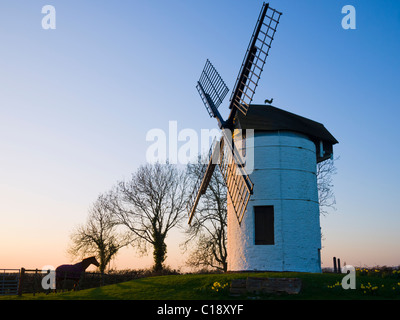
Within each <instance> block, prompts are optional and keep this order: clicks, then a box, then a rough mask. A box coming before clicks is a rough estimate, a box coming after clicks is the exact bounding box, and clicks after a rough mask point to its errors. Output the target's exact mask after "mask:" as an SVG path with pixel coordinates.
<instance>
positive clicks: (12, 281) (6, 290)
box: [0, 269, 20, 296]
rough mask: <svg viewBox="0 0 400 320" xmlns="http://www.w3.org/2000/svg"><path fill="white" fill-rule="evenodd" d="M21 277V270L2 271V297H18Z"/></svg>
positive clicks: (0, 278) (0, 292)
mask: <svg viewBox="0 0 400 320" xmlns="http://www.w3.org/2000/svg"><path fill="white" fill-rule="evenodd" d="M19 277H20V270H19V269H0V295H3V296H4V295H17V294H18V287H19Z"/></svg>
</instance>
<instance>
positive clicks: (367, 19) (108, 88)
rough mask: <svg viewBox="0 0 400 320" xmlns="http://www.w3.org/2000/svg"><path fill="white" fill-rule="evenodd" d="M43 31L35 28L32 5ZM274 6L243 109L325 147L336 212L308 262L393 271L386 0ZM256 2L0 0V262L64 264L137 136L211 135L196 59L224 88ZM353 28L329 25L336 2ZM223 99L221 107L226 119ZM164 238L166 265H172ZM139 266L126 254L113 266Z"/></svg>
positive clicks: (399, 60)
mask: <svg viewBox="0 0 400 320" xmlns="http://www.w3.org/2000/svg"><path fill="white" fill-rule="evenodd" d="M48 4H50V5H53V6H54V7H55V9H56V29H55V30H44V29H43V28H42V24H41V22H42V18H43V17H44V16H45V15H44V14H42V7H43V6H44V5H48ZM270 4H271V6H272V7H273V8H275V9H277V10H279V11H282V12H283V16H282V18H281V23H280V25H279V28H278V32H277V34H276V39H275V41H274V42H273V46H272V49H271V51H270V56H269V58H268V60H267V65H266V68H265V71H264V73H263V76H262V79H261V81H260V83H259V87H258V90H257V93H256V95H255V98H254V103H263V102H264V100H265V99H266V98H271V97H273V98H274V105H275V106H276V107H278V108H282V109H285V110H288V111H290V112H293V113H296V114H299V115H302V116H304V117H307V118H310V119H313V120H315V121H318V122H321V123H323V124H324V125H325V126H326V128H327V129H328V130H329V131H330V132H331V133H332V134H333V135H334V136H335V137H336V138H337V140H339V142H340V144H339V145H337V146H335V155H336V156H339V157H340V160H339V161H338V162H337V168H338V174H337V175H336V176H335V178H334V184H335V194H336V200H337V210H336V211H332V212H330V213H329V214H328V215H327V216H325V217H321V226H322V232H323V234H324V240H323V250H322V260H323V267H329V266H331V265H332V263H331V261H332V257H333V256H337V257H339V258H341V259H342V261H345V262H347V263H348V264H353V265H369V266H373V265H400V232H399V227H400V209H399V204H398V199H399V198H398V197H399V196H400V192H399V191H400V187H399V184H400V182H399V181H400V169H399V165H398V159H399V157H400V149H399V141H400V133H399V130H398V128H399V124H398V122H399V119H400V103H399V101H400V97H399V92H400V90H399V89H400V79H399V75H400V2H399V1H397V0H392V1H389V0H384V1H379V2H377V1H372V0H362V1H361V0H324V1H320V0H303V1H298V0H279V1H278V0H275V1H271V2H270ZM261 5H262V1H258V0H257V1H255V0H251V1H244V0H241V1H239V0H214V1H210V0H203V1H184V0H170V1H160V0H155V1H136V0H135V1H110V0H108V1H105V0H101V1H76V0H69V1H61V0H60V1H59V0H46V1H31V0H19V1H14V0H2V1H1V3H0V43H1V50H0V268H20V267H26V268H40V267H42V266H44V265H53V266H57V265H59V264H62V263H67V262H70V261H69V257H68V256H67V255H66V249H67V246H68V243H69V234H70V232H71V231H72V229H73V228H74V227H75V226H76V225H78V224H81V223H84V222H85V220H86V216H87V210H88V208H89V206H90V205H91V203H93V201H94V200H95V199H96V197H97V195H98V194H99V193H102V192H105V191H107V190H108V189H109V188H110V187H111V186H112V185H114V184H115V183H116V181H118V180H121V179H124V178H128V177H129V176H130V174H131V173H132V172H134V171H135V170H136V168H137V167H138V166H139V165H141V164H144V163H145V161H146V159H145V155H146V150H147V148H148V146H149V142H146V133H147V132H148V131H149V130H151V129H153V128H160V129H163V130H165V131H167V129H168V123H169V121H177V124H178V130H182V129H185V128H191V129H194V130H196V131H197V132H199V134H200V130H201V129H212V128H216V127H217V122H216V121H215V120H214V119H210V118H209V117H208V114H207V112H206V110H205V109H204V106H203V104H202V102H201V100H200V98H199V96H198V93H197V91H196V88H195V84H196V81H197V80H198V78H199V76H200V73H201V71H202V69H203V66H204V63H205V61H206V59H207V58H208V59H210V60H211V62H212V63H213V64H214V66H215V67H216V68H217V69H218V71H219V73H220V74H221V75H222V77H223V78H224V80H225V82H226V84H227V85H228V87H229V88H230V89H232V88H233V86H234V83H235V80H236V76H237V73H238V71H239V67H240V64H241V62H242V59H243V56H244V53H245V49H246V48H247V45H248V42H249V39H250V36H251V33H252V31H253V28H254V25H255V22H256V19H257V17H258V14H259V11H260V9H261ZM345 5H353V6H354V7H355V9H356V18H357V20H356V29H355V30H345V29H343V28H342V23H341V22H342V18H343V17H344V16H345V15H344V14H342V7H343V6H345ZM227 102H228V99H226V101H225V104H223V105H222V106H221V108H220V110H221V113H222V114H223V116H224V117H226V116H227V114H228V110H227V109H228V108H227ZM178 238H179V231H176V232H175V234H174V235H173V237H171V238H170V239H169V242H168V244H169V251H168V256H169V258H168V260H167V263H168V264H170V265H171V266H173V267H176V266H179V265H180V264H182V258H181V255H180V251H179V248H178V246H177V244H178V243H179V240H178ZM150 263H151V255H150V257H148V258H143V259H141V258H139V257H138V256H137V255H136V254H135V253H134V250H133V249H126V250H124V251H123V252H122V253H121V254H120V255H119V257H118V259H117V260H116V261H115V266H116V267H118V268H138V267H141V266H147V265H149V264H150Z"/></svg>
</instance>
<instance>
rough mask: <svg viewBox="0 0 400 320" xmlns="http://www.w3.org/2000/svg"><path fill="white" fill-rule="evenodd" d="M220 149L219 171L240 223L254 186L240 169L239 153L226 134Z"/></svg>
mask: <svg viewBox="0 0 400 320" xmlns="http://www.w3.org/2000/svg"><path fill="white" fill-rule="evenodd" d="M224 132H225V130H224ZM220 149H221V159H220V164H219V165H220V170H221V173H222V176H223V177H224V180H225V184H226V187H227V189H228V194H229V197H230V200H231V202H232V206H233V209H234V211H235V213H236V217H237V219H238V221H239V223H241V222H242V219H243V215H244V213H245V212H246V208H247V203H248V202H249V200H250V196H251V194H252V193H253V186H254V185H253V183H252V182H251V180H250V177H249V176H248V174H247V173H246V171H245V170H244V168H243V167H242V165H243V160H242V159H241V156H240V152H238V150H237V148H236V147H235V143H232V141H231V139H229V137H227V135H226V132H225V134H224V138H223V139H221V146H220Z"/></svg>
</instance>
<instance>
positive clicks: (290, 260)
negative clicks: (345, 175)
mask: <svg viewBox="0 0 400 320" xmlns="http://www.w3.org/2000/svg"><path fill="white" fill-rule="evenodd" d="M281 15H282V13H281V12H278V11H277V10H275V9H273V8H271V7H270V6H269V4H268V3H264V4H263V6H262V9H261V12H260V15H259V17H258V20H257V23H256V26H255V29H254V32H253V34H252V37H251V40H250V44H249V46H248V48H247V51H246V54H245V57H244V60H243V63H242V65H241V68H240V71H239V75H238V77H237V79H236V83H235V86H234V89H233V90H232V95H231V98H230V104H229V109H230V114H229V117H228V119H227V120H224V119H223V118H222V116H221V114H220V112H219V111H218V108H219V107H220V105H221V104H222V102H223V100H224V98H225V97H226V95H227V94H228V92H229V89H228V87H227V86H226V84H225V82H224V81H223V80H222V78H221V76H220V75H219V73H218V72H217V71H216V69H215V68H214V66H213V65H212V63H211V62H210V61H209V60H207V61H206V64H205V67H204V69H203V72H202V73H201V76H200V79H199V81H198V82H197V86H196V88H197V90H198V92H199V94H200V97H201V99H202V101H203V103H204V105H205V107H206V110H207V112H208V114H209V115H210V117H213V118H215V119H216V120H217V122H218V125H219V128H220V129H221V132H222V135H221V136H222V137H221V139H220V140H219V141H218V142H216V143H214V144H213V145H212V147H211V149H210V152H209V161H208V164H205V165H203V167H202V171H201V173H200V176H199V179H198V181H197V182H196V183H195V187H194V190H193V193H192V197H191V199H190V200H189V202H188V212H189V213H188V214H189V224H190V223H191V221H192V219H193V217H194V215H195V212H196V208H197V205H198V203H199V201H200V198H201V196H202V195H203V194H204V193H205V192H206V190H207V187H208V184H209V183H210V179H211V177H212V175H213V172H214V170H215V168H216V166H217V165H219V168H220V171H221V173H222V176H223V178H224V181H225V184H226V186H227V191H228V269H229V270H274V271H308V272H319V271H320V270H321V268H320V265H321V263H320V248H321V237H320V236H321V233H320V227H319V208H318V194H317V184H316V176H315V171H316V163H317V162H320V161H324V160H326V159H328V158H329V157H331V156H332V146H333V144H335V143H337V141H336V140H335V138H334V137H333V136H332V135H331V134H330V133H329V132H328V131H327V130H326V129H325V128H324V127H323V125H322V124H320V123H317V122H314V121H312V120H309V119H306V118H303V117H300V116H298V115H295V114H292V113H289V112H286V111H284V110H281V109H278V108H275V107H273V106H270V105H267V106H266V105H265V104H264V105H252V104H251V103H252V100H253V97H254V94H255V91H256V88H257V86H258V82H259V80H260V77H261V73H262V72H263V69H264V65H265V62H266V59H267V57H268V55H269V50H270V49H271V44H272V41H273V40H274V36H275V33H276V30H277V27H278V24H279V21H280V17H281ZM265 103H272V99H271V100H266V101H265ZM246 129H247V130H248V129H250V133H253V134H254V136H253V137H251V134H250V136H246V134H245V132H247V130H246ZM245 130H246V131H245ZM237 137H239V138H237ZM244 145H246V146H244ZM249 145H250V146H249ZM249 147H250V148H252V149H253V151H254V159H251V160H254V170H253V168H251V172H248V170H247V169H248V167H249V166H248V164H249V163H248V162H249V158H248V157H244V156H243V154H244V153H246V152H247V150H248V148H249ZM294 173H295V174H294ZM305 173H306V174H305ZM249 202H251V204H250V205H249ZM296 226H297V228H298V229H299V230H303V231H304V230H306V231H304V233H305V234H302V235H301V236H298V235H297V236H296ZM291 232H292V233H293V234H290V233H291Z"/></svg>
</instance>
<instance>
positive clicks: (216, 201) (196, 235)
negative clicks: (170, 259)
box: [183, 160, 228, 272]
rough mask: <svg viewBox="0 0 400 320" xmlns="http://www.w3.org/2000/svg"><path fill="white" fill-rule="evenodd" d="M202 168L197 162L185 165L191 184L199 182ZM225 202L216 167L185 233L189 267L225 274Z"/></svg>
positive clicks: (225, 190) (225, 194)
mask: <svg viewBox="0 0 400 320" xmlns="http://www.w3.org/2000/svg"><path fill="white" fill-rule="evenodd" d="M202 165H203V164H201V161H200V160H199V162H198V163H196V164H189V165H188V174H189V177H190V180H191V181H192V183H194V182H195V181H196V180H197V179H198V178H199V175H200V174H201V173H200V169H201V166H202ZM226 199H227V189H226V186H225V182H224V180H223V177H222V174H221V172H220V171H219V167H218V166H217V167H216V168H215V171H214V174H213V175H212V177H211V181H210V183H209V185H208V188H207V190H206V193H205V194H204V195H203V196H202V197H201V199H200V202H199V204H198V206H197V209H196V213H195V215H194V217H193V220H192V224H191V226H190V227H189V228H188V229H187V231H186V235H187V238H186V241H185V242H184V243H183V248H184V249H185V250H188V249H189V248H190V250H191V254H190V256H189V258H188V260H187V264H188V265H189V266H192V267H195V268H209V267H211V268H214V269H217V270H221V271H224V272H226V271H227V268H228V265H227V248H226V238H227V237H226V227H227V207H226Z"/></svg>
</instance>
